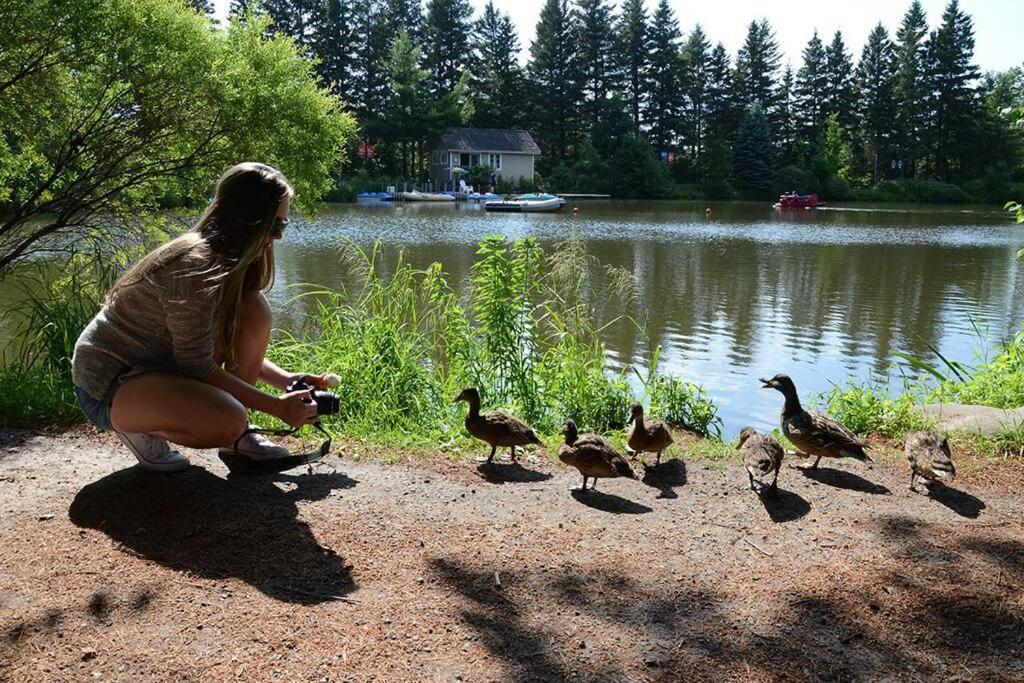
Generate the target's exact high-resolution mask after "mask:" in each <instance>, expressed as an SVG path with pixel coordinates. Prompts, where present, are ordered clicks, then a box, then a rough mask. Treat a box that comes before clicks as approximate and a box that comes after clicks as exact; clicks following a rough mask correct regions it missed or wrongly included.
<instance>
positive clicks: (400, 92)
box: [384, 30, 430, 178]
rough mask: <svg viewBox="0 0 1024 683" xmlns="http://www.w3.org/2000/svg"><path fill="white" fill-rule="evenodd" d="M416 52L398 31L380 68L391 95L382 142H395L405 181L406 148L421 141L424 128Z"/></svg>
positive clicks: (422, 81)
mask: <svg viewBox="0 0 1024 683" xmlns="http://www.w3.org/2000/svg"><path fill="white" fill-rule="evenodd" d="M420 59H421V52H420V48H419V47H418V46H416V45H414V44H413V42H412V40H411V39H410V38H409V34H408V33H407V32H406V31H404V30H403V31H401V32H400V33H399V34H398V38H397V40H396V41H395V43H394V45H393V46H392V47H391V52H390V53H389V54H388V58H387V61H386V62H385V64H384V74H385V75H386V76H387V78H388V80H389V83H390V86H391V93H390V96H389V97H388V100H387V103H386V105H385V108H384V115H385V117H386V118H387V127H386V129H385V131H386V132H385V135H386V136H387V137H386V139H390V140H394V141H396V142H398V143H399V144H400V146H401V149H402V177H403V178H408V177H409V156H410V154H409V153H410V145H411V144H413V143H415V142H416V141H417V140H419V139H421V138H422V137H423V136H424V134H425V132H426V127H427V120H428V115H427V106H428V105H427V101H428V99H429V97H430V87H429V84H428V75H429V74H428V73H427V72H426V70H424V69H422V68H420V65H419V62H420Z"/></svg>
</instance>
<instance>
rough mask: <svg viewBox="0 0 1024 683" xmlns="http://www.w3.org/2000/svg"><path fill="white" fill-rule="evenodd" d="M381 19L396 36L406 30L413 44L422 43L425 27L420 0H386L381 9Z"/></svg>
mask: <svg viewBox="0 0 1024 683" xmlns="http://www.w3.org/2000/svg"><path fill="white" fill-rule="evenodd" d="M381 21H383V22H384V23H385V25H386V26H387V28H388V30H389V31H391V32H392V33H393V34H394V35H395V36H397V35H398V34H399V33H401V32H402V31H405V32H406V33H407V34H408V35H409V40H410V41H412V42H413V44H416V45H419V44H420V41H421V40H422V36H421V35H420V34H421V30H422V28H423V7H422V5H421V4H420V0H385V2H384V7H383V8H382V9H381Z"/></svg>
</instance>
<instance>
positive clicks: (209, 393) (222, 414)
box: [110, 372, 246, 448]
mask: <svg viewBox="0 0 1024 683" xmlns="http://www.w3.org/2000/svg"><path fill="white" fill-rule="evenodd" d="M110 422H111V424H113V426H114V429H116V430H117V431H119V432H133V433H142V434H152V435H154V436H163V437H164V438H166V439H167V440H168V441H172V442H174V443H177V444H181V445H182V446H189V447H191V448H218V447H221V446H230V445H231V444H232V443H234V441H235V439H237V438H238V436H239V435H240V434H241V433H242V432H243V431H245V427H246V411H245V406H243V405H242V404H241V403H239V402H238V401H237V400H236V399H235V398H234V397H233V396H231V395H230V394H229V393H227V392H226V391H222V390H221V389H218V388H217V387H215V386H212V385H210V384H206V383H205V382H201V381H199V380H196V379H189V378H187V377H182V376H181V375H176V374H174V373H172V372H146V373H143V374H141V375H136V376H134V377H131V378H129V379H127V380H125V382H124V383H123V384H122V385H121V387H120V388H119V389H118V390H117V393H116V394H114V400H113V402H112V403H111V405H110Z"/></svg>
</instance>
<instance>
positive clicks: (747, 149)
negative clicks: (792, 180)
mask: <svg viewBox="0 0 1024 683" xmlns="http://www.w3.org/2000/svg"><path fill="white" fill-rule="evenodd" d="M732 162H733V170H732V173H733V178H734V179H735V181H736V187H737V188H739V189H740V190H741V191H744V192H745V193H747V194H748V195H750V196H752V197H764V196H766V195H768V194H769V193H770V192H771V190H772V186H773V184H774V183H775V159H774V150H773V145H772V136H771V131H770V129H769V125H768V117H767V116H765V114H764V110H762V108H761V105H760V104H758V103H755V104H753V105H752V106H751V107H750V108H749V109H747V114H746V116H745V117H744V118H743V123H742V124H740V129H739V132H738V133H737V134H736V144H735V145H733V154H732Z"/></svg>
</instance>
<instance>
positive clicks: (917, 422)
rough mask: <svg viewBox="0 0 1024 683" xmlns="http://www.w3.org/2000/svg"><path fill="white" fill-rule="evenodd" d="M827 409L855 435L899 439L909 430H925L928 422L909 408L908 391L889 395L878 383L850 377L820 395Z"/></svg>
mask: <svg viewBox="0 0 1024 683" xmlns="http://www.w3.org/2000/svg"><path fill="white" fill-rule="evenodd" d="M824 398H825V402H826V404H827V405H828V412H829V414H830V415H832V416H833V417H834V418H836V419H837V420H839V421H840V422H841V423H843V424H844V425H846V426H847V427H848V428H849V429H851V430H853V431H854V432H855V433H857V434H882V435H884V436H888V437H892V438H895V439H901V438H903V436H904V435H905V434H906V433H907V432H910V431H915V430H921V429H927V428H929V427H930V422H929V421H928V420H927V419H926V418H924V417H923V416H921V415H920V414H918V413H916V412H914V411H913V406H914V403H915V400H914V396H913V395H912V394H910V393H905V394H901V395H898V396H893V395H892V394H890V393H889V392H888V391H887V390H886V389H885V388H883V387H881V386H880V385H878V384H872V383H858V382H855V381H853V380H851V381H850V382H849V383H848V384H846V385H843V386H836V387H833V388H832V390H831V391H829V392H827V393H826V394H825V396H824Z"/></svg>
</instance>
